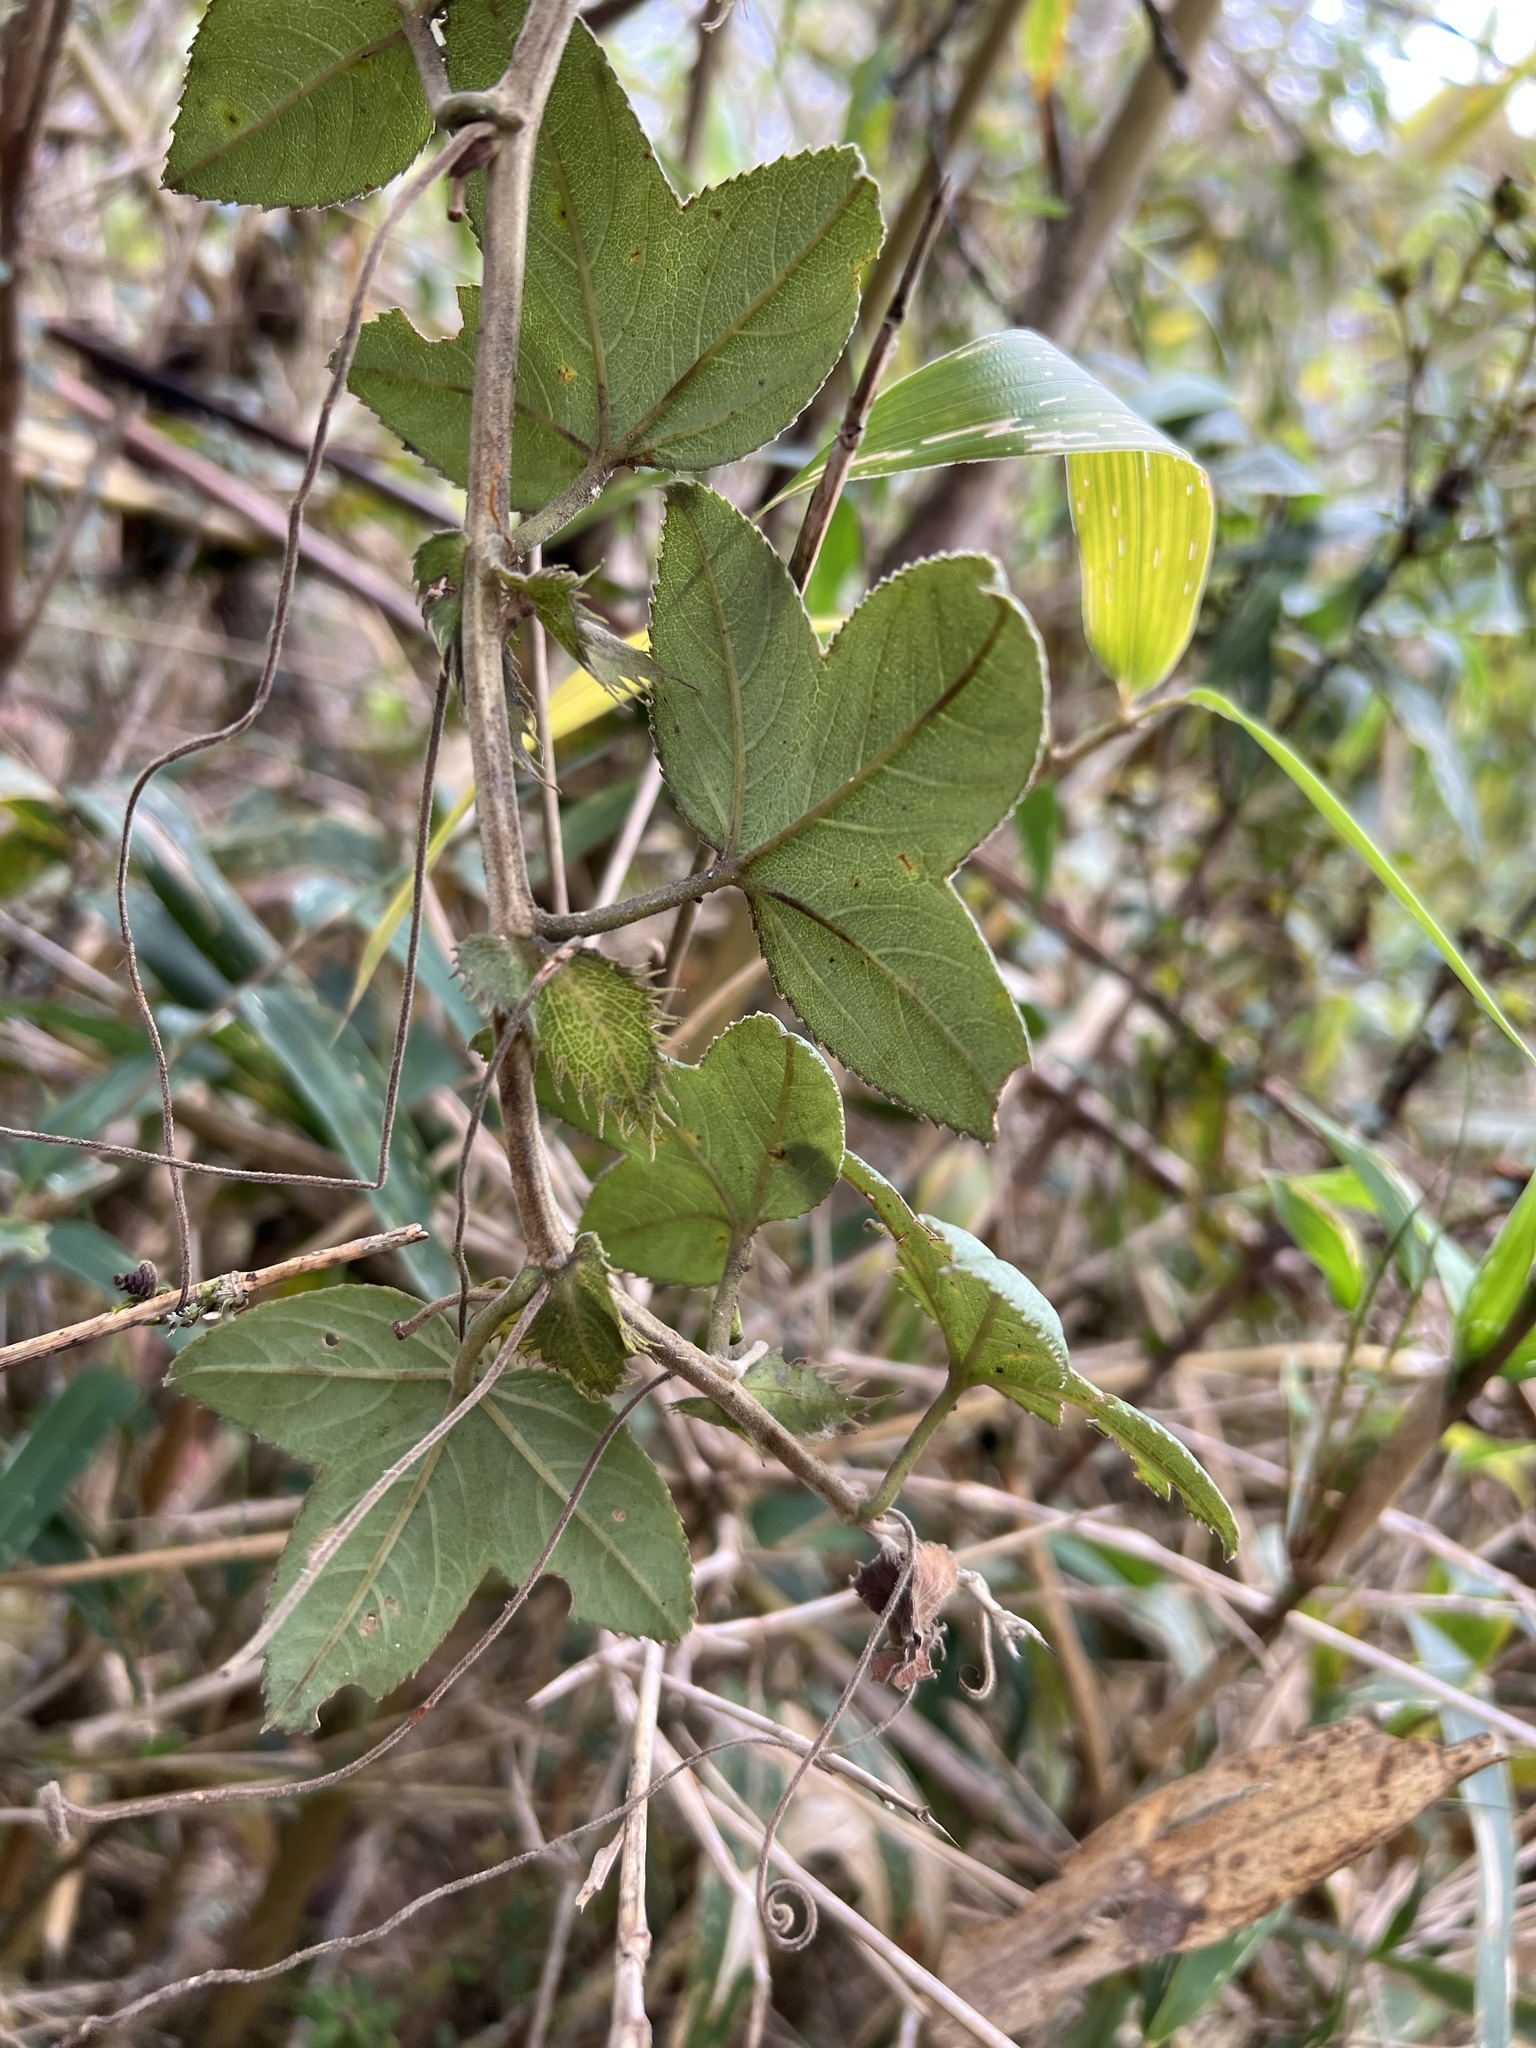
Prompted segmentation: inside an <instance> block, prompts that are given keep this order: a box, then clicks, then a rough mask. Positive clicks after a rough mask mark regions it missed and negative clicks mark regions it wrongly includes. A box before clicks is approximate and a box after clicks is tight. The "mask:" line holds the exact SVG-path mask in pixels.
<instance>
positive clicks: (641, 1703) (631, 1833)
mask: <svg viewBox="0 0 1536 2048" xmlns="http://www.w3.org/2000/svg"><path fill="white" fill-rule="evenodd" d="M661 1659H662V1648H661V1644H660V1643H651V1642H648V1643H647V1644H646V1646H645V1656H644V1659H643V1661H642V1663H641V1666H640V1686H639V1694H638V1697H637V1699H636V1702H635V1724H634V1735H633V1740H632V1744H631V1748H630V1761H629V1798H630V1811H629V1818H628V1819H627V1820H626V1821H625V1823H624V1848H623V1851H622V1854H621V1857H620V1861H619V1915H618V1925H617V1927H616V1928H615V1930H614V1938H613V2016H612V2019H611V2021H610V2023H609V2028H608V2048H649V2043H650V2039H651V2023H650V2021H649V2020H648V2019H647V2018H646V2014H645V1966H646V1964H647V1962H648V1961H649V1960H650V1954H651V1930H650V1925H649V1923H648V1921H647V1919H646V1915H645V1850H646V1836H647V1832H648V1821H649V1815H650V1805H649V1799H648V1795H649V1793H650V1789H651V1771H652V1768H653V1763H654V1751H655V1745H656V1709H657V1707H658V1705H659V1704H660V1701H661Z"/></svg>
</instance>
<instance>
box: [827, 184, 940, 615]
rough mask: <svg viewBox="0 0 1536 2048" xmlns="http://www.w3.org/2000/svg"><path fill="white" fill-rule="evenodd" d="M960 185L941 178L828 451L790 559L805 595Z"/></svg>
mask: <svg viewBox="0 0 1536 2048" xmlns="http://www.w3.org/2000/svg"><path fill="white" fill-rule="evenodd" d="M954 190H955V187H954V180H953V179H952V178H947V177H946V178H941V179H940V181H939V184H938V188H937V190H936V191H935V192H934V195H933V197H932V198H931V199H930V200H929V202H928V210H927V212H926V213H925V214H924V215H923V219H922V224H921V225H920V227H919V228H918V231H917V239H916V241H915V242H914V243H913V244H912V253H911V255H910V256H908V258H907V263H906V268H905V269H904V270H903V271H902V273H901V282H900V283H899V284H898V285H897V287H896V290H895V292H894V294H893V295H892V298H891V303H890V305H889V306H888V307H887V308H886V313H885V318H884V319H883V320H882V321H881V323H880V331H879V333H878V334H877V335H876V336H875V338H874V341H873V342H872V343H871V344H870V350H869V354H868V356H867V357H866V359H865V363H864V368H863V370H862V372H861V373H860V376H859V381H858V383H857V384H856V385H855V386H854V390H853V396H852V397H851V398H850V399H849V401H848V410H847V411H846V412H845V413H844V414H843V423H842V425H841V426H840V427H839V428H838V430H837V436H836V438H835V439H834V441H833V443H832V446H831V447H830V448H829V449H828V450H827V462H826V467H825V469H823V470H822V472H821V475H820V477H819V478H818V479H817V483H816V488H815V490H814V491H812V493H811V502H810V504H809V505H807V506H806V508H805V518H804V519H803V520H802V521H801V524H800V532H799V534H798V535H797V536H796V539H795V545H794V550H793V552H792V553H791V555H790V558H789V573H790V576H791V578H792V579H793V581H794V586H795V588H796V590H802V591H803V590H804V589H805V586H806V585H807V584H808V583H809V582H810V580H811V571H812V570H813V569H814V568H815V566H816V557H817V556H818V555H819V554H820V552H821V544H822V542H823V541H824V540H825V539H826V537H827V528H828V527H829V526H830V525H831V524H832V514H833V513H834V512H835V511H836V510H837V501H838V499H839V498H840V497H841V496H842V494H843V485H844V484H845V483H846V482H847V480H848V472H849V470H850V469H851V468H852V467H853V458H854V456H855V455H856V454H857V453H858V451H859V443H860V442H861V441H862V440H863V438H864V428H865V426H866V425H867V423H868V420H869V411H870V407H871V406H872V405H873V404H874V402H875V394H876V393H877V392H878V391H879V389H880V380H881V378H882V377H883V376H884V375H885V369H886V365H887V363H889V361H890V359H891V353H892V351H893V350H894V349H895V346H896V341H897V337H898V336H899V335H900V333H901V329H902V325H903V323H904V321H905V320H906V317H907V308H908V306H909V305H910V304H911V302H912V294H913V292H914V291H916V289H917V285H918V280H919V279H920V278H921V277H922V274H923V269H924V266H925V265H926V263H927V261H928V256H929V252H930V250H931V249H932V248H933V245H934V242H935V241H936V240H937V239H938V233H939V229H940V228H941V227H942V226H943V225H944V216H945V214H946V213H948V211H949V202H950V200H951V199H952V198H953V197H954Z"/></svg>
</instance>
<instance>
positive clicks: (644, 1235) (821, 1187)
mask: <svg viewBox="0 0 1536 2048" xmlns="http://www.w3.org/2000/svg"><path fill="white" fill-rule="evenodd" d="M665 1074H666V1087H667V1094H668V1097H669V1099H670V1107H669V1111H668V1114H667V1116H666V1118H665V1120H664V1121H663V1122H662V1124H661V1125H660V1127H659V1128H658V1130H657V1132H656V1134H655V1139H654V1144H653V1146H652V1147H651V1148H650V1149H649V1150H647V1149H646V1148H645V1147H644V1146H643V1145H642V1144H640V1143H635V1144H634V1145H633V1146H632V1147H631V1154H630V1156H629V1157H628V1158H625V1159H621V1160H619V1161H618V1162H617V1164H616V1165H614V1166H612V1167H610V1168H609V1170H608V1171H607V1173H605V1174H604V1175H603V1177H602V1179H601V1180H599V1181H598V1183H597V1185H596V1186H595V1187H594V1188H593V1190H592V1194H591V1197H590V1199H589V1200H588V1202H587V1206H586V1209H585V1210H584V1211H583V1214H582V1219H581V1223H582V1229H583V1230H590V1231H595V1232H596V1234H597V1235H598V1237H599V1238H601V1240H602V1243H603V1247H604V1249H605V1250H606V1252H607V1253H608V1256H609V1257H610V1258H611V1259H612V1260H613V1261H614V1263H615V1265H619V1266H623V1267H624V1268H625V1269H626V1270H627V1271H629V1272H631V1273H641V1274H644V1275H645V1277H646V1278H647V1279H650V1280H657V1281H669V1282H675V1283H677V1284H680V1285H683V1286H689V1287H709V1286H713V1285H714V1283H715V1282H716V1281H717V1280H719V1278H720V1277H721V1275H722V1273H723V1272H724V1271H725V1265H726V1260H727V1258H728V1256H729V1255H730V1252H731V1248H732V1246H733V1245H740V1244H743V1243H745V1242H746V1240H747V1239H748V1238H750V1237H751V1236H752V1234H753V1232H754V1231H756V1230H758V1229H760V1228H761V1227H762V1225H763V1224H765V1223H778V1222H785V1221H787V1220H788V1219H789V1218H791V1217H794V1216H803V1215H804V1214H805V1213H806V1211H807V1210H808V1209H814V1208H815V1207H816V1205H817V1203H818V1202H821V1201H823V1200H824V1199H825V1198H826V1196H827V1195H829V1194H830V1193H831V1192H832V1189H833V1188H834V1187H835V1186H836V1184H837V1176H838V1172H839V1169H840V1167H841V1165H842V1157H843V1105H842V1098H841V1096H840V1095H839V1093H838V1089H837V1083H836V1081H835V1080H834V1079H833V1078H832V1073H831V1070H830V1068H829V1067H828V1066H827V1063H826V1061H825V1060H824V1059H822V1057H821V1055H820V1054H819V1053H818V1052H817V1051H816V1049H815V1047H814V1046H810V1045H807V1044H806V1043H805V1041H804V1039H801V1038H796V1037H795V1036H794V1034H793V1033H792V1032H789V1031H786V1030H785V1029H784V1027H783V1025H782V1024H780V1023H779V1022H778V1021H777V1019H776V1018H773V1017H769V1016H765V1015H758V1016H753V1017H744V1018H743V1019H742V1020H741V1022H740V1023H739V1024H733V1025H732V1026H731V1027H730V1029H729V1030H728V1031H725V1032H723V1033H722V1034H721V1035H720V1037H719V1038H717V1039H716V1040H715V1042H714V1044H713V1045H712V1046H711V1047H710V1049H709V1051H708V1052H707V1053H706V1054H705V1055H704V1057H703V1059H702V1060H701V1061H700V1062H699V1064H698V1065H697V1066H696V1067H686V1066H681V1065H674V1064H672V1063H671V1062H669V1063H668V1064H667V1066H666V1069H665ZM603 1135H604V1136H605V1137H608V1138H611V1137H612V1132H611V1130H610V1129H605V1130H604V1132H603Z"/></svg>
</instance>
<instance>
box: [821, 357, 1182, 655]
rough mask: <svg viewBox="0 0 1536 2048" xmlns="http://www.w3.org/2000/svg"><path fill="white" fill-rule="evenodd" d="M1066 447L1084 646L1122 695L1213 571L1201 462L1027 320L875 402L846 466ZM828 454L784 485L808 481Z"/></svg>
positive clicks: (1167, 643)
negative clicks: (1118, 685)
mask: <svg viewBox="0 0 1536 2048" xmlns="http://www.w3.org/2000/svg"><path fill="white" fill-rule="evenodd" d="M1019 455H1064V456H1065V457H1066V458H1067V488H1068V499H1069V502H1070V504H1071V508H1072V523H1073V526H1074V527H1075V528H1076V531H1077V540H1078V547H1079V550H1080V551H1081V554H1082V568H1083V623H1084V626H1085V628H1086V630H1087V634H1088V641H1089V644H1090V646H1091V647H1092V648H1093V651H1094V653H1095V654H1096V655H1097V656H1098V658H1099V660H1100V661H1101V662H1102V663H1103V664H1104V666H1105V668H1106V669H1107V670H1108V671H1109V673H1110V674H1111V675H1112V676H1113V677H1114V679H1115V680H1116V682H1118V683H1122V684H1124V685H1125V686H1126V687H1127V688H1128V689H1130V690H1132V691H1136V690H1145V689H1150V688H1151V687H1152V685H1153V684H1154V683H1160V682H1161V681H1162V679H1163V677H1164V676H1166V675H1167V674H1168V672H1169V670H1170V669H1171V668H1172V667H1173V665H1174V663H1175V662H1176V661H1177V660H1178V658H1179V656H1180V655H1181V654H1182V653H1183V652H1184V649H1185V648H1186V647H1187V646H1188V644H1189V637H1190V635H1191V633H1192V632H1193V631H1194V627H1195V618H1196V615H1197V613H1198V612H1199V609H1200V599H1201V595H1202V593H1203V592H1204V589H1205V578H1206V572H1207V570H1208V569H1209V567H1210V558H1211V545H1212V541H1213V538H1214V535H1215V505H1214V502H1213V499H1212V496H1211V487H1210V481H1209V479H1208V478H1207V476H1206V474H1205V471H1204V470H1203V469H1201V467H1200V466H1199V464H1198V463H1196V462H1195V461H1193V460H1192V458H1191V457H1190V456H1188V455H1186V454H1185V453H1184V451H1183V450H1182V449H1181V448H1178V447H1176V446H1175V444H1174V443H1173V442H1172V441H1170V440H1169V439H1168V438H1167V436H1166V435H1164V434H1160V433H1159V432H1158V430H1157V428H1156V427H1154V426H1152V425H1151V424H1150V423H1149V422H1148V421H1146V420H1144V419H1143V418H1142V417H1141V416H1140V414H1139V413H1136V412H1133V411H1132V410H1131V408H1130V406H1128V405H1126V404H1125V403H1124V401H1123V400H1121V399H1119V398H1117V397H1116V396H1115V394H1114V393H1113V392H1112V391H1109V390H1107V389H1106V388H1105V387H1104V386H1103V385H1102V384H1100V383H1099V381H1098V380H1097V378H1095V377H1091V376H1090V375H1089V373H1088V372H1087V371H1086V370H1085V369H1083V368H1082V367H1081V366H1080V365H1079V364H1077V363H1075V362H1073V360H1072V358H1071V357H1070V356H1068V355H1064V354H1063V353H1062V351H1061V350H1060V349H1059V348H1057V347H1055V346H1054V345H1053V344H1052V343H1051V342H1049V341H1047V340H1046V339H1045V338H1044V336H1043V335H1039V334H1033V333H1031V332H1030V330H1029V329H1028V328H1024V327H1013V328H1008V329H1005V330H1004V332H1002V333H1000V334H988V335H985V336H983V337H982V338H981V339H980V340H979V341H973V342H968V343H967V344H966V346H965V347H964V348H959V349H956V350H955V351H954V352H953V353H952V354H950V355H947V356H940V357H939V358H938V359H937V361H935V362H931V363H925V364H924V365H923V367H922V368H921V369H920V370H914V371H913V372H912V373H911V375H910V376H907V377H902V378H900V379H899V380H898V381H897V382H896V383H895V384H892V385H891V386H890V387H889V388H888V389H887V390H885V391H883V392H882V393H881V394H880V396H879V397H878V398H877V399H876V400H875V403H874V406H873V408H872V409H871V411H870V416H869V423H868V425H867V427H866V428H865V432H864V438H863V440H862V442H861V443H860V445H859V451H858V453H857V455H856V456H855V457H854V460H853V467H852V469H851V471H850V472H849V474H850V477H851V478H852V479H855V480H856V479H858V478H860V477H874V476H900V475H903V474H904V473H906V472H907V471H910V470H919V469H932V468H937V467H939V466H941V465H943V464H946V463H951V462H997V461H1000V460H1002V459H1003V458H1004V457H1007V456H1019ZM824 465H825V453H823V454H822V455H820V456H818V457H817V458H816V460H815V461H814V462H813V463H811V464H810V466H809V467H808V468H806V469H803V470H802V471H801V472H800V474H799V475H798V476H797V477H796V478H795V479H794V481H793V483H791V484H789V485H788V486H786V488H785V489H784V490H783V491H782V492H781V493H780V497H781V498H786V497H790V496H792V495H793V494H794V493H795V492H797V491H801V490H806V489H809V488H810V486H811V485H812V484H813V483H814V482H815V481H816V479H817V477H819V476H820V474H821V471H822V469H823V467H824Z"/></svg>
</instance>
